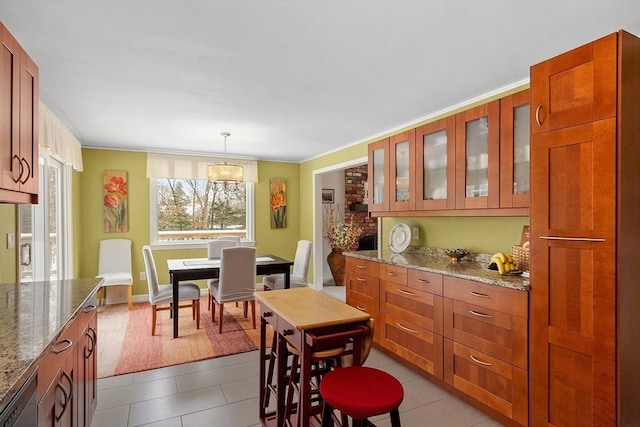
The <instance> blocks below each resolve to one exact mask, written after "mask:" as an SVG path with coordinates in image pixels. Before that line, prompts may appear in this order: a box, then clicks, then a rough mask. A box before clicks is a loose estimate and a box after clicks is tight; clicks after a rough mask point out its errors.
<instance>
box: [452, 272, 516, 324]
mask: <svg viewBox="0 0 640 427" xmlns="http://www.w3.org/2000/svg"><path fill="white" fill-rule="evenodd" d="M444 296H445V297H447V298H451V299H455V300H458V301H464V302H467V303H469V304H473V305H477V306H481V307H486V308H489V309H492V310H496V311H500V312H502V313H508V314H511V315H514V316H517V317H521V318H523V319H526V318H527V317H528V294H527V292H523V291H517V290H515V289H509V288H503V287H501V286H494V285H487V284H484V283H480V282H474V281H473V280H466V279H460V278H458V277H452V276H445V278H444Z"/></svg>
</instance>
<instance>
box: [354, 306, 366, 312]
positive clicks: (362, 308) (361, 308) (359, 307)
mask: <svg viewBox="0 0 640 427" xmlns="http://www.w3.org/2000/svg"><path fill="white" fill-rule="evenodd" d="M356 308H357V309H358V310H360V311H367V310H366V309H365V308H364V307H361V306H359V305H356Z"/></svg>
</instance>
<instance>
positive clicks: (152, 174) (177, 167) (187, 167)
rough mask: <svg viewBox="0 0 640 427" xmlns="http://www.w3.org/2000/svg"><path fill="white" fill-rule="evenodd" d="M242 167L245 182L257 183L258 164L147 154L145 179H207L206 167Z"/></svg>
mask: <svg viewBox="0 0 640 427" xmlns="http://www.w3.org/2000/svg"><path fill="white" fill-rule="evenodd" d="M225 160H226V162H227V163H229V164H234V165H239V166H242V167H243V169H244V180H245V181H246V182H258V162H256V161H255V160H242V159H230V158H227V159H224V158H222V157H198V156H180V155H176V154H158V153H148V154H147V178H180V179H207V166H209V165H213V164H216V163H222V162H224V161H225Z"/></svg>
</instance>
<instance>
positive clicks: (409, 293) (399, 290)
mask: <svg viewBox="0 0 640 427" xmlns="http://www.w3.org/2000/svg"><path fill="white" fill-rule="evenodd" d="M396 290H397V291H398V292H400V293H401V294H405V295H410V296H412V297H415V296H416V294H414V293H413V292H407V291H403V290H402V289H396Z"/></svg>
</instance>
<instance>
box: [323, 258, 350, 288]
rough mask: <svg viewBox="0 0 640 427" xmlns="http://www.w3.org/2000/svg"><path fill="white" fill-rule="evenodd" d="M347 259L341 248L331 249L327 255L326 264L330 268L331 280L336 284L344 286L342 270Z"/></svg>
mask: <svg viewBox="0 0 640 427" xmlns="http://www.w3.org/2000/svg"><path fill="white" fill-rule="evenodd" d="M346 263H347V260H346V257H345V256H344V255H343V254H342V249H331V252H329V255H327V264H329V269H330V270H331V275H332V276H333V281H334V282H335V283H336V286H344V270H345V266H346Z"/></svg>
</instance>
